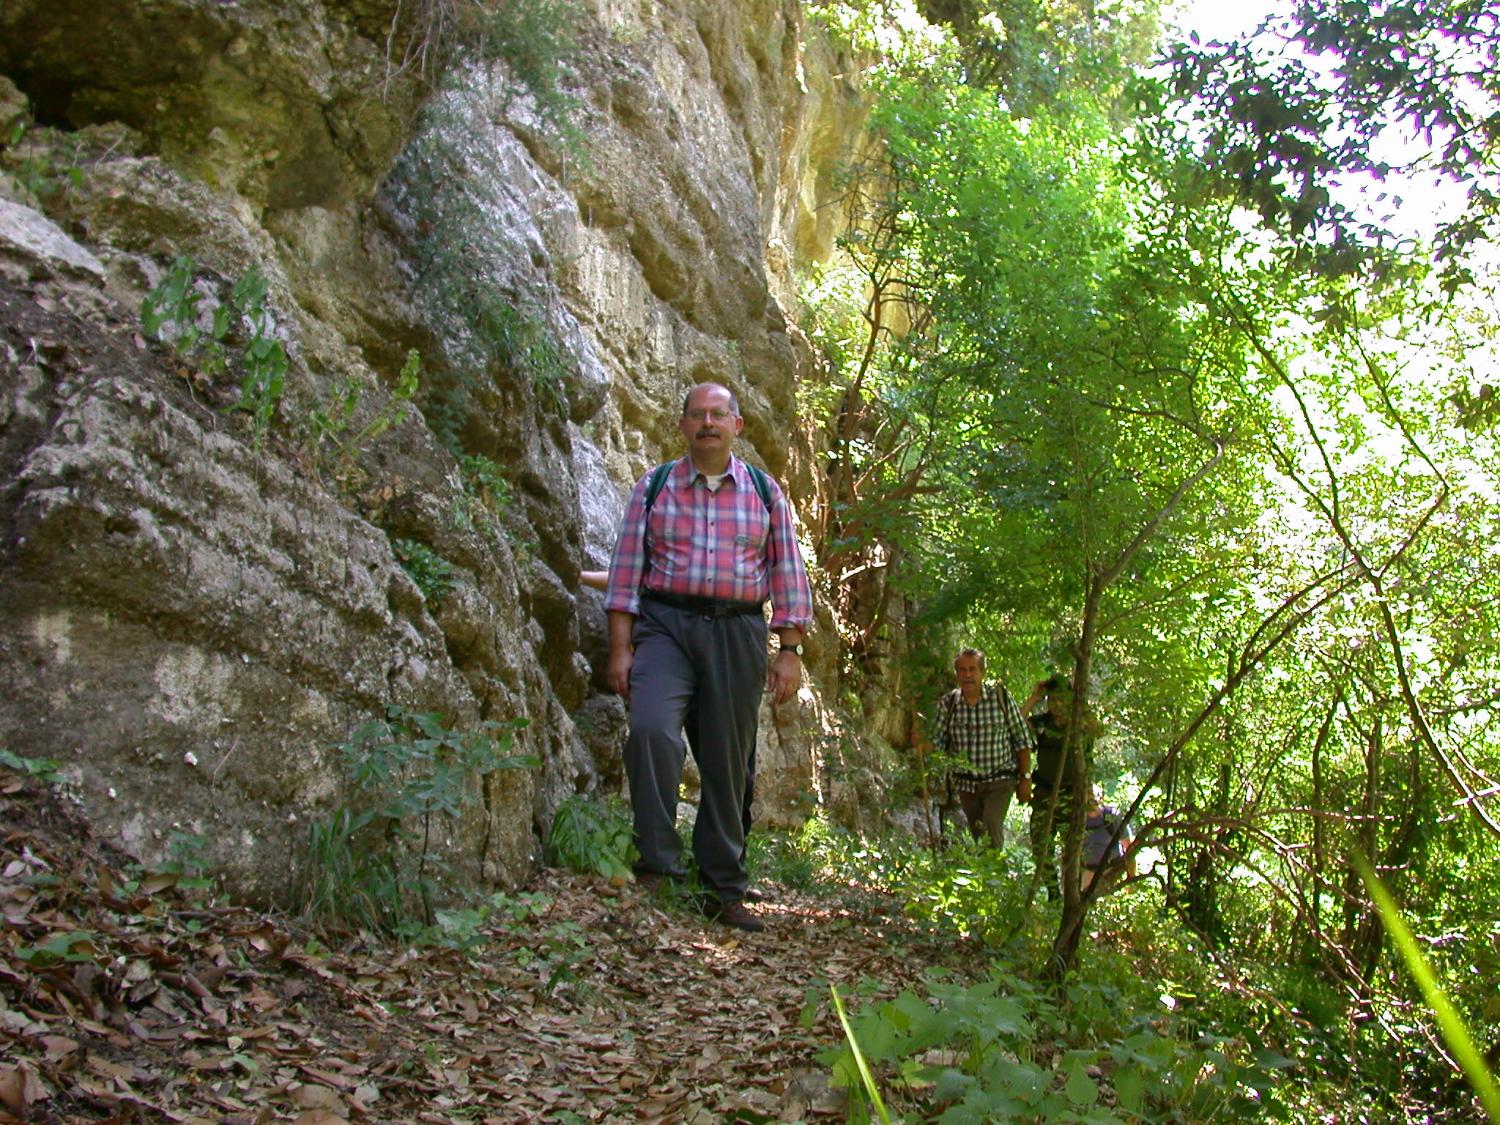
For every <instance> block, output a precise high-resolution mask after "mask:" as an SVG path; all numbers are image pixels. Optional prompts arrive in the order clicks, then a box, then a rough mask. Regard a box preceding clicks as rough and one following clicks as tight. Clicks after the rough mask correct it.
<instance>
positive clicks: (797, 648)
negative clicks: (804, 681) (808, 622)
mask: <svg viewBox="0 0 1500 1125" xmlns="http://www.w3.org/2000/svg"><path fill="white" fill-rule="evenodd" d="M781 651H782V652H795V653H796V654H797V657H798V659H801V657H802V642H801V641H798V642H797V643H796V644H794V645H782V646H781Z"/></svg>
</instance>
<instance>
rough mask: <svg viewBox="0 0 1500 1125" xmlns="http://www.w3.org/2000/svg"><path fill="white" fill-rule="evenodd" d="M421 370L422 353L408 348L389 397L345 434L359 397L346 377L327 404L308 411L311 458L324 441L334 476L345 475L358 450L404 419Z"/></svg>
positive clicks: (358, 389) (417, 384) (342, 476)
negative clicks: (330, 452) (309, 414)
mask: <svg viewBox="0 0 1500 1125" xmlns="http://www.w3.org/2000/svg"><path fill="white" fill-rule="evenodd" d="M421 371H422V353H421V352H419V351H417V349H416V348H412V349H411V350H409V351H408V352H407V353H406V362H405V363H403V364H402V365H401V374H400V375H399V376H398V377H397V379H396V388H395V390H393V391H392V392H391V396H390V398H388V399H386V401H385V405H384V406H382V407H381V408H380V409H379V410H378V411H376V413H375V415H374V417H372V418H371V419H370V420H369V421H368V422H366V423H365V424H364V425H363V426H361V427H360V428H359V429H358V430H356V431H355V432H354V433H352V434H348V435H347V436H346V433H345V431H347V430H348V429H349V425H350V423H351V422H352V421H353V420H354V411H355V408H356V407H357V406H358V405H359V397H360V385H359V383H358V382H356V381H355V380H353V379H349V380H347V381H346V382H345V383H344V385H343V387H342V388H341V389H340V390H339V391H338V393H337V394H335V395H334V398H333V401H332V402H331V403H330V404H329V405H328V406H327V407H319V408H318V409H316V410H314V411H313V412H312V415H311V422H312V451H311V452H312V456H313V459H314V460H317V459H318V451H319V450H320V449H321V448H322V447H323V446H324V444H325V443H326V444H328V445H330V446H332V450H333V455H332V458H331V460H332V462H333V466H334V475H335V476H336V477H338V478H339V479H340V480H343V479H345V478H347V477H348V475H349V473H350V470H351V467H352V464H353V461H354V458H355V457H357V456H358V455H359V452H360V450H362V449H364V448H365V446H366V445H367V444H368V443H370V442H372V441H374V440H375V439H376V438H378V437H379V436H380V435H381V434H383V433H385V432H386V430H388V429H390V428H391V427H392V426H396V425H399V424H400V423H401V422H403V421H404V420H405V419H406V416H407V412H408V411H409V410H410V408H411V401H412V399H413V398H414V397H415V396H416V393H417V389H418V387H419V386H420V385H421Z"/></svg>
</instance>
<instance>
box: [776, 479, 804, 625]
mask: <svg viewBox="0 0 1500 1125" xmlns="http://www.w3.org/2000/svg"><path fill="white" fill-rule="evenodd" d="M766 561H767V564H768V567H769V569H770V572H771V628H772V629H788V628H797V629H801V630H802V632H804V633H806V632H809V631H810V630H811V629H812V621H813V601H812V586H811V585H810V584H809V582H808V581H807V567H806V566H804V565H803V562H802V548H801V547H800V546H798V544H797V532H796V529H795V528H794V527H793V526H792V509H791V505H790V504H788V503H787V499H786V494H785V493H783V492H782V491H781V488H780V486H779V485H778V486H777V488H776V496H775V503H774V504H773V505H772V506H771V532H770V537H769V539H768V541H767V543H766Z"/></svg>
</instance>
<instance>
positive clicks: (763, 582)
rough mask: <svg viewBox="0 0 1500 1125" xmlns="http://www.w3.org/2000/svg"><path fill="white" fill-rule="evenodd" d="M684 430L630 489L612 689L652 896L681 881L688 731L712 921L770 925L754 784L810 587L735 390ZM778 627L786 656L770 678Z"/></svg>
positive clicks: (620, 545) (785, 689)
mask: <svg viewBox="0 0 1500 1125" xmlns="http://www.w3.org/2000/svg"><path fill="white" fill-rule="evenodd" d="M677 427H678V429H679V430H680V431H681V432H682V435H683V437H684V438H685V439H686V440H687V445H688V455H687V456H686V457H684V458H682V459H681V460H679V461H676V462H673V463H672V464H671V465H670V467H668V468H665V469H664V470H660V469H659V470H653V471H652V472H650V473H647V474H646V475H645V476H643V477H642V478H641V479H640V480H639V481H638V482H636V486H635V489H634V490H633V491H632V492H631V495H630V501H629V503H628V504H627V505H626V509H625V518H624V520H623V521H622V523H621V526H620V535H619V538H618V539H617V540H616V542H615V550H614V556H613V559H612V560H611V562H610V568H609V583H608V589H607V591H606V594H605V598H604V608H605V610H606V611H607V613H608V615H609V665H608V668H607V670H606V674H605V682H606V683H607V684H608V685H609V687H610V688H611V689H612V690H614V691H617V692H619V693H620V695H621V696H623V697H624V699H625V701H626V703H627V704H628V705H629V708H630V732H629V734H628V736H627V737H626V740H625V755H624V756H625V775H626V778H627V780H628V782H629V786H630V803H631V808H632V811H633V813H634V817H635V845H636V848H637V850H638V851H639V853H640V860H639V862H638V864H637V867H636V874H637V877H638V878H639V879H640V880H641V881H642V882H643V883H645V884H647V885H650V884H653V883H657V882H660V881H661V880H662V879H664V878H666V879H680V878H682V877H683V875H684V874H685V871H684V868H683V864H682V850H683V846H682V838H681V836H679V835H678V832H677V796H678V788H679V786H680V784H681V780H682V766H683V761H684V757H685V744H684V737H683V730H684V727H686V728H687V731H688V738H687V739H686V746H687V747H690V748H691V749H692V752H693V758H694V760H695V761H696V762H697V764H698V773H699V776H700V778H701V779H702V795H701V800H700V803H699V806H698V818H697V822H696V824H695V825H694V828H693V856H694V858H695V859H696V860H697V864H698V876H699V879H700V880H701V881H702V883H703V886H704V889H705V890H706V892H707V897H706V898H705V905H704V910H705V913H706V914H707V915H708V916H709V917H711V918H714V919H716V920H718V921H720V922H723V923H724V924H725V925H728V926H733V927H735V928H736V929H741V930H750V931H754V930H761V929H764V928H765V927H764V923H763V922H761V920H760V919H759V918H757V917H756V916H755V915H754V913H752V912H751V911H750V909H749V908H748V907H747V906H746V905H745V903H744V899H745V892H746V889H747V873H746V870H745V833H746V825H745V818H744V800H745V787H746V784H747V773H748V770H749V768H750V763H751V761H752V756H753V754H754V752H755V738H756V729H757V725H758V721H759V711H760V699H761V695H762V693H763V692H764V691H766V690H767V689H769V690H770V692H771V695H772V698H773V699H774V701H775V702H776V703H778V704H779V703H784V702H786V701H787V700H788V699H790V698H791V697H792V695H793V694H794V693H795V692H796V690H797V688H798V686H799V685H800V684H801V682H802V638H803V636H804V635H805V633H806V631H807V629H808V627H809V626H810V625H811V624H812V590H811V587H810V586H809V584H808V581H807V571H806V569H805V568H804V566H803V563H802V555H801V552H800V550H799V549H798V547H797V541H796V537H795V535H794V532H793V528H792V516H791V507H790V505H789V504H788V502H787V499H786V497H785V495H784V494H783V493H782V491H781V489H780V487H778V486H777V485H776V482H775V481H772V480H771V479H770V478H769V477H767V476H766V475H765V474H764V473H761V472H760V471H759V470H757V469H754V468H753V467H751V466H750V465H747V464H746V463H745V462H744V461H742V460H740V459H739V458H738V457H735V456H734V455H733V454H732V453H731V449H732V447H733V445H734V440H735V438H737V437H738V436H739V434H740V432H741V431H742V430H743V429H744V427H745V420H744V419H743V418H742V417H740V411H739V403H738V402H737V401H736V400H735V397H734V395H733V394H731V393H730V391H729V390H728V389H727V388H725V387H723V386H720V385H719V384H717V383H702V384H699V385H698V386H696V387H694V388H693V389H692V390H691V391H689V392H688V394H687V397H686V399H684V401H683V406H682V417H681V418H680V419H679V420H678V424H677ZM767 599H769V600H770V602H771V607H772V610H771V620H770V623H769V626H768V625H767V622H766V618H765V614H764V606H765V603H766V601H767ZM771 631H774V632H775V633H776V634H777V637H778V638H779V644H780V647H779V650H778V651H777V653H776V656H775V659H774V660H771V661H770V665H769V672H768V670H767V652H766V648H767V639H768V633H769V632H771Z"/></svg>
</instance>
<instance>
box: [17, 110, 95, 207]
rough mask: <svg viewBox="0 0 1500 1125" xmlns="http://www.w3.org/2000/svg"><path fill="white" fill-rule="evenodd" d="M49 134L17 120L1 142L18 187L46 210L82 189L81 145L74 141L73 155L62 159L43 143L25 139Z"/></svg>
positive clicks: (49, 131) (48, 131)
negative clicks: (74, 191) (75, 190)
mask: <svg viewBox="0 0 1500 1125" xmlns="http://www.w3.org/2000/svg"><path fill="white" fill-rule="evenodd" d="M50 133H51V130H38V129H37V128H36V127H35V126H34V125H32V124H30V123H29V122H27V121H25V120H18V121H16V122H15V123H14V124H12V125H11V127H10V132H9V133H8V134H7V135H6V137H5V139H4V142H3V143H0V151H3V152H4V153H5V165H6V166H7V167H10V168H13V169H14V171H15V177H16V180H17V182H18V183H19V184H20V186H21V188H22V189H23V190H24V191H26V192H27V193H28V194H30V195H31V196H32V197H33V198H34V199H36V200H37V201H39V202H40V203H41V204H43V205H44V206H46V207H48V208H49V209H50V208H52V207H55V206H57V205H58V204H61V203H63V202H64V201H65V200H66V199H67V195H68V193H69V192H70V191H72V190H74V189H75V188H79V187H82V186H83V168H82V167H81V166H80V165H79V162H78V157H79V150H80V148H81V146H80V145H79V144H78V142H77V141H76V140H75V141H74V142H73V152H72V153H71V154H69V155H67V156H64V157H62V158H61V159H59V157H58V155H57V154H56V153H54V152H53V151H52V150H51V149H50V148H48V147H47V146H46V145H45V144H37V143H36V142H35V140H32V141H31V142H30V143H28V142H27V138H28V136H35V135H38V134H40V135H47V134H50Z"/></svg>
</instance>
